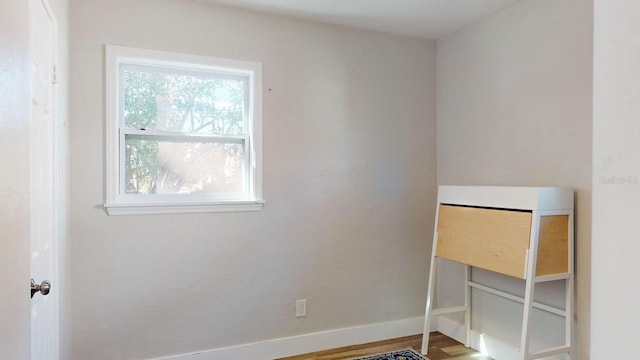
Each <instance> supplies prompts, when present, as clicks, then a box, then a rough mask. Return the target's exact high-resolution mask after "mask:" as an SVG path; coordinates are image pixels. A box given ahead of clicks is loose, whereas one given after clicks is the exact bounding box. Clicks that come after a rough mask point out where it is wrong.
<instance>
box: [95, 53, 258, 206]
mask: <svg viewBox="0 0 640 360" xmlns="http://www.w3.org/2000/svg"><path fill="white" fill-rule="evenodd" d="M261 86H262V84H261V65H260V64H259V63H254V62H247V61H238V60H229V59H220V58H210V57H204V56H194V55H186V54H177V53H169V52H161V51H153V50H143V49H134V48H126V47H120V46H107V47H106V100H107V104H106V121H107V128H106V135H107V139H106V145H107V146H106V161H107V168H106V175H107V179H106V185H107V186H106V190H107V194H106V195H107V201H106V204H105V207H106V208H107V211H108V213H109V214H111V215H123V214H159V213H197V212H215V211H251V210H259V209H261V207H262V198H261V196H262V194H261V168H260V166H261Z"/></svg>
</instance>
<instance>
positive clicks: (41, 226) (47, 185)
mask: <svg viewBox="0 0 640 360" xmlns="http://www.w3.org/2000/svg"><path fill="white" fill-rule="evenodd" d="M29 5H30V9H29V14H30V15H29V18H30V37H29V38H30V47H29V48H30V54H31V55H30V60H31V61H30V66H31V124H30V129H31V131H30V133H31V201H30V205H31V278H32V279H34V280H35V283H36V284H37V285H40V284H42V283H43V282H44V281H47V282H49V283H50V284H51V290H50V292H49V293H48V294H46V291H42V292H36V293H35V294H34V296H33V298H32V299H31V359H32V360H44V359H47V360H49V359H52V360H57V358H58V331H57V330H58V291H57V286H56V285H57V284H58V276H57V261H56V259H57V256H58V254H57V248H58V246H57V245H58V244H57V241H58V239H57V237H58V236H57V234H58V226H57V207H58V199H57V193H58V192H57V191H56V190H57V186H58V185H57V183H58V182H57V180H56V179H57V177H58V174H57V167H58V166H57V160H56V159H57V156H58V152H57V141H56V138H57V132H56V129H57V126H56V121H57V116H56V113H57V106H56V100H57V99H56V93H55V85H54V83H55V63H54V59H55V44H56V23H55V19H54V18H53V14H52V12H51V11H50V9H49V7H48V5H47V3H46V0H29Z"/></svg>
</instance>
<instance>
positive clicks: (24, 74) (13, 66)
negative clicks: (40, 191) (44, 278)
mask: <svg viewBox="0 0 640 360" xmlns="http://www.w3.org/2000/svg"><path fill="white" fill-rule="evenodd" d="M0 8H1V9H2V11H0V156H1V158H0V184H1V186H0V219H1V220H0V232H1V233H2V238H1V239H0V249H1V250H0V284H2V290H1V291H0V319H2V320H0V358H2V359H27V358H28V357H29V336H30V327H29V320H30V311H29V304H30V302H29V298H28V297H27V287H28V284H29V273H30V269H29V217H30V212H29V194H30V187H29V181H30V179H31V177H30V175H29V165H30V162H29V151H30V145H29V144H30V143H29V117H30V109H31V102H30V99H29V97H30V88H29V83H30V77H29V71H30V67H29V61H28V55H29V3H28V2H27V1H24V0H2V1H1V2H0Z"/></svg>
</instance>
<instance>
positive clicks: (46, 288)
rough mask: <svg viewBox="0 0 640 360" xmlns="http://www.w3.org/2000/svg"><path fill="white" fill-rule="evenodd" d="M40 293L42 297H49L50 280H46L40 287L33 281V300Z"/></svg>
mask: <svg viewBox="0 0 640 360" xmlns="http://www.w3.org/2000/svg"><path fill="white" fill-rule="evenodd" d="M38 291H39V292H40V294H42V295H47V294H48V293H49V291H51V283H50V282H49V280H45V281H43V282H42V284H40V285H38V284H36V281H35V280H33V279H31V298H33V295H35V293H37V292H38Z"/></svg>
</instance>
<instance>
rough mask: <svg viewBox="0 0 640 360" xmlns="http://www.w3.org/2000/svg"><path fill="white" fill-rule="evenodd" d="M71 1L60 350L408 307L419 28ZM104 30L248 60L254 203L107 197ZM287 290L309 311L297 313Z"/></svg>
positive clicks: (420, 84) (427, 60)
mask: <svg viewBox="0 0 640 360" xmlns="http://www.w3.org/2000/svg"><path fill="white" fill-rule="evenodd" d="M70 19H71V24H70V26H71V56H70V58H71V66H72V68H73V73H72V75H71V127H70V129H71V130H70V140H71V144H70V152H71V174H70V187H71V189H72V191H71V192H70V206H71V216H70V241H69V244H68V249H67V255H68V269H69V273H68V278H69V281H70V284H69V285H70V288H69V298H68V299H67V300H68V303H67V305H66V306H67V310H68V311H67V315H68V316H69V319H70V324H68V328H67V330H66V331H67V332H68V334H69V336H70V339H71V340H70V341H71V342H70V348H69V351H68V354H69V358H73V359H88V358H91V359H131V358H148V357H154V356H162V355H169V354H175V353H184V352H192V351H196V350H203V349H210V348H217V347H223V346H230V345H236V344H243V343H249V342H254V341H260V340H266V339H273V338H279V337H285V336H290V335H296V334H304V333H310V332H315V331H321V330H329V329H338V328H342V327H348V326H355V325H362V324H373V323H378V322H384V321H390V320H397V319H404V318H411V317H416V316H420V315H422V314H423V311H424V299H425V294H426V285H427V283H426V282H427V270H428V259H429V251H430V243H431V240H430V239H431V234H432V230H433V224H432V223H433V220H432V219H433V217H434V212H433V210H434V206H433V204H434V203H435V183H436V175H435V169H436V145H435V136H436V134H435V116H436V115H435V114H436V112H435V109H436V107H435V106H436V104H435V91H436V83H435V81H436V79H435V74H436V69H435V61H436V58H435V56H436V46H435V43H434V42H428V41H419V40H413V39H406V38H400V37H395V36H390V35H383V34H377V33H371V32H365V31H356V30H349V29H345V28H339V27H333V26H325V25H319V24H313V23H309V22H304V21H298V20H292V19H287V18H279V17H272V16H267V15H259V14H253V13H249V12H242V11H236V10H231V9H226V8H221V7H215V6H211V5H206V4H202V3H198V2H195V1H175V0H171V1H169V0H138V1H102V0H74V1H72V2H71V14H70ZM105 44H115V45H124V46H132V47H142V48H150V49H160V50H168V51H177V52H185V53H192V54H198V55H211V56H218V57H229V58H237V59H245V60H252V61H259V62H262V63H263V71H264V72H263V76H264V120H263V124H264V194H265V200H266V205H265V207H264V210H263V211H261V212H255V213H218V214H204V215H162V216H129V217H127V216H125V217H109V216H107V215H106V214H105V212H104V209H103V207H102V204H103V202H104V183H105V180H104V160H103V159H104V138H105V134H104V126H105V125H104V106H105V105H104V61H103V55H104V54H103V51H104V45H105ZM298 298H306V299H307V300H308V314H309V316H308V317H307V318H302V319H296V318H294V301H295V299H298Z"/></svg>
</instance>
